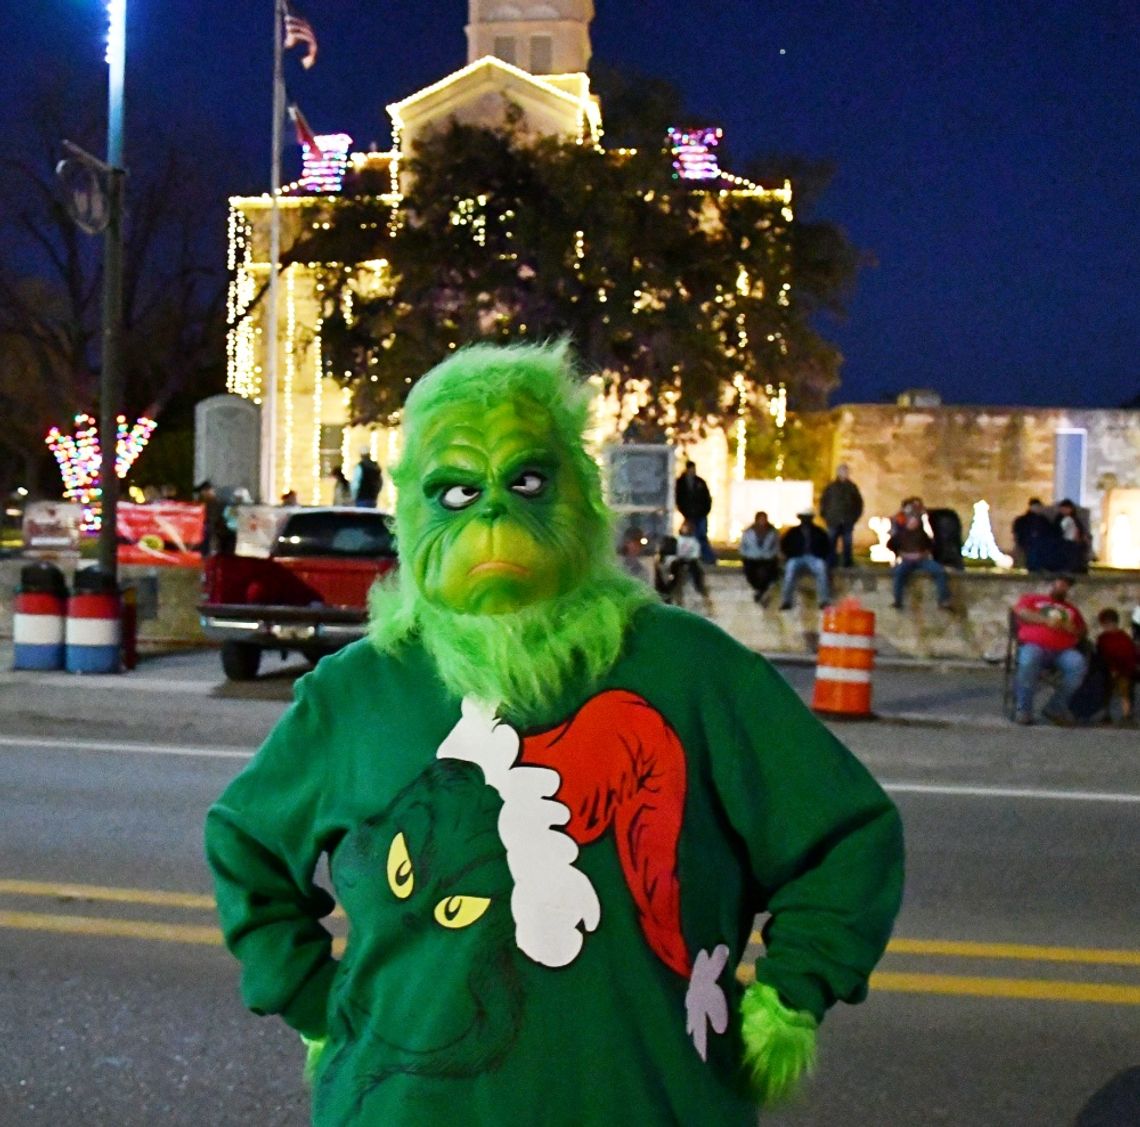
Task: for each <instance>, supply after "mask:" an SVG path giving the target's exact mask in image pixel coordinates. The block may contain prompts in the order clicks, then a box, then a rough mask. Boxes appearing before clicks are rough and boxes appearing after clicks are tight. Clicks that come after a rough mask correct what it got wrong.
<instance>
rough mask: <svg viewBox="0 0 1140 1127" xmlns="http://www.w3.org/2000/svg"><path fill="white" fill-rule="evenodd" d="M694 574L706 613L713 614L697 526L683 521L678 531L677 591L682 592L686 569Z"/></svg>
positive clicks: (678, 593)
mask: <svg viewBox="0 0 1140 1127" xmlns="http://www.w3.org/2000/svg"><path fill="white" fill-rule="evenodd" d="M686 570H687V571H688V572H689V575H690V576H692V579H693V586H694V587H695V588H696V589H697V593H698V594H699V595H700V596H701V598H702V599H703V600H704V604H705V613H706V614H712V610H713V605H712V599H711V598H710V597H709V589H708V586H707V585H706V583H705V569H704V568H703V567H701V543H700V541H699V540H698V539H697V533H696V528H695V527H694V525H693V522H692V521H691V520H684V521H682V522H681V529H680V531H679V532H678V533H677V587H676V590H675V593H676V594H677V595H680V594H681V588H682V587H683V586H684V584H685V571H686Z"/></svg>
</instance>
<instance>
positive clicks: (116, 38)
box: [99, 0, 127, 584]
mask: <svg viewBox="0 0 1140 1127" xmlns="http://www.w3.org/2000/svg"><path fill="white" fill-rule="evenodd" d="M107 23H108V27H107V53H106V60H107V66H108V72H107V164H108V166H109V168H108V173H107V180H108V184H107V189H108V195H109V197H110V198H109V201H108V203H109V207H108V211H109V213H110V218H109V221H108V223H107V228H106V231H105V232H104V234H103V370H102V373H101V377H100V382H99V434H100V436H101V438H102V452H103V459H102V465H101V468H100V477H101V479H102V506H101V508H102V518H101V524H100V528H99V566H100V567H101V568H102V570H103V571H104V572H105V573H106V574H107V575H109V576H110V577H111V578H112V579H113V580H114V581H115V583H116V584H117V583H118V576H119V556H118V543H117V532H118V527H117V526H118V503H119V477H118V474H117V472H116V470H115V451H116V447H117V445H118V433H119V405H120V402H121V401H122V398H123V375H122V330H123V178H124V177H125V175H126V170H125V169H124V167H123V85H124V81H123V80H124V76H125V73H126V63H127V0H107Z"/></svg>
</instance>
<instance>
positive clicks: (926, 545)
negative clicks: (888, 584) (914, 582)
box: [887, 512, 950, 610]
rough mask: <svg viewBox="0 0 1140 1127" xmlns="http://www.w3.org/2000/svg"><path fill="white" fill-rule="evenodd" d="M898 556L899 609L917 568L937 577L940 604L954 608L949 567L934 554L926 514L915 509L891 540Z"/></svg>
mask: <svg viewBox="0 0 1140 1127" xmlns="http://www.w3.org/2000/svg"><path fill="white" fill-rule="evenodd" d="M887 547H888V548H890V550H891V551H892V552H894V554H895V555H896V556H898V560H897V562H896V563H895V566H894V569H893V571H892V576H893V578H894V602H893V604H892V605H893V606H894V608H895V610H902V605H903V590H904V588H905V587H906V583H907V580H908V579H909V578H910V577H911V576H912V575H913V574H914V573H915V572H916V571H925V572H926V574H927V575H929V576H930V578H931V579H933V580H934V586H935V588H936V589H937V591H938V605H939V606H940V607H941V608H942V609H943V610H948V609H949V608H950V583H949V581H948V580H947V578H946V569H945V568H944V567H943V566H942V565H941V564H940V563H939V562H938V561H937V560H936V559H935V558H934V541H933V540H931V538H930V537H929V535H927V532H926V529H924V528H923V527H922V517H921V516H920V515H919V514H918V513H915V512H911V513H908V514H907V517H906V522H905V524H904V525H903V527H902V528H900V529H899V530H898V531H897V532H896V533H895V534H894V535H893V536H892V537H891V538H890V539H889V540H888V541H887Z"/></svg>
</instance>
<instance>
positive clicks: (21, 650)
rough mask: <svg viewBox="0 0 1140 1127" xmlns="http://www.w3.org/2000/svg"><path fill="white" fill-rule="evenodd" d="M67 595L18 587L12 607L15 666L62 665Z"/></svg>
mask: <svg viewBox="0 0 1140 1127" xmlns="http://www.w3.org/2000/svg"><path fill="white" fill-rule="evenodd" d="M66 610H67V599H66V597H65V596H64V595H61V594H53V593H50V592H47V591H17V592H16V602H15V605H14V607H13V610H12V641H13V647H12V651H13V652H12V668H13V669H62V668H63V648H64V647H63V638H64V616H65V613H66Z"/></svg>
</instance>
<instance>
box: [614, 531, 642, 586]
mask: <svg viewBox="0 0 1140 1127" xmlns="http://www.w3.org/2000/svg"><path fill="white" fill-rule="evenodd" d="M644 546H645V536H644V534H643V533H642V531H641V529H640V528H637V527H631V528H627V529H626V530H625V535H624V536H622V538H621V546H620V547H619V548H618V555H619V556H620V557H621V566H622V567H623V568H625V570H626V571H628V572H629V574H630V575H632V576H633V577H634V579H640V580H641V581H642V582H643V583H648V582H649V571H648V569H647V568H646V566H645V561H644V560H643V559H642V558H641V549H642V548H643V547H644Z"/></svg>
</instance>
